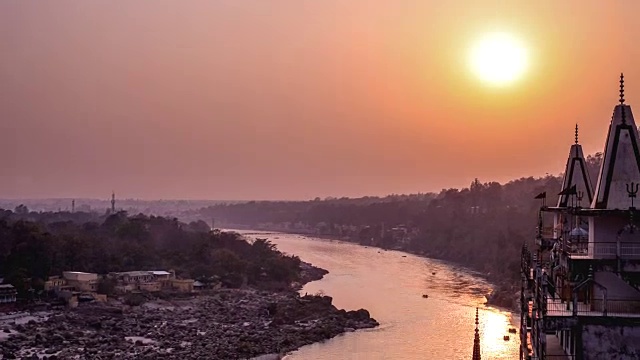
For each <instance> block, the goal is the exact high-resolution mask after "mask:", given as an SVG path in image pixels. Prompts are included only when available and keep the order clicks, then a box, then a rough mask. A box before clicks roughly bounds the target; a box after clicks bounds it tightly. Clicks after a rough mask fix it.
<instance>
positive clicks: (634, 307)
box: [543, 297, 640, 318]
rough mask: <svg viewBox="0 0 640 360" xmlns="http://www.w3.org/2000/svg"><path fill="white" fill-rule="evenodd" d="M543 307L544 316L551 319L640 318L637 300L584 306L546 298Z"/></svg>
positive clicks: (600, 302)
mask: <svg viewBox="0 0 640 360" xmlns="http://www.w3.org/2000/svg"><path fill="white" fill-rule="evenodd" d="M545 305H546V306H545V308H546V309H545V310H546V316H551V317H570V316H597V317H625V318H638V317H640V300H638V299H606V300H605V299H594V300H591V301H590V302H589V303H588V304H585V303H584V302H582V301H576V302H572V301H562V300H561V299H558V298H555V299H554V298H550V297H547V299H546V304H545ZM543 312H544V311H543Z"/></svg>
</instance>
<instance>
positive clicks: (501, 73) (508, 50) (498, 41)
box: [469, 32, 528, 86]
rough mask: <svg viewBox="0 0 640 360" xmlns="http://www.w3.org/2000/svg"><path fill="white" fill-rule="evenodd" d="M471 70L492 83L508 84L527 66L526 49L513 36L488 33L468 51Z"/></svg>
mask: <svg viewBox="0 0 640 360" xmlns="http://www.w3.org/2000/svg"><path fill="white" fill-rule="evenodd" d="M469 60H470V65H471V69H472V70H473V72H474V73H475V74H476V75H477V76H479V77H480V79H482V80H483V81H485V82H487V83H489V84H492V85H498V86H503V85H508V84H511V83H513V82H514V81H516V80H518V79H519V78H520V77H521V76H522V75H523V74H524V72H525V71H526V70H527V66H528V53H527V49H526V48H525V46H524V45H523V43H522V42H521V41H519V39H518V38H516V37H515V36H513V35H511V34H508V33H503V32H496V33H489V34H486V35H485V36H483V37H482V38H480V39H479V40H478V42H477V43H476V44H475V45H474V46H473V47H472V49H471V53H470V57H469Z"/></svg>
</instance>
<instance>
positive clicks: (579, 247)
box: [565, 242, 640, 259]
mask: <svg viewBox="0 0 640 360" xmlns="http://www.w3.org/2000/svg"><path fill="white" fill-rule="evenodd" d="M565 251H566V252H567V254H569V256H570V257H571V258H573V259H616V258H620V259H640V243H638V242H592V243H589V242H581V243H571V244H567V245H565Z"/></svg>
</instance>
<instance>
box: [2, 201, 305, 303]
mask: <svg viewBox="0 0 640 360" xmlns="http://www.w3.org/2000/svg"><path fill="white" fill-rule="evenodd" d="M23 210H24V209H21V211H20V212H14V211H9V210H2V211H0V277H3V276H4V278H5V282H8V283H11V284H13V285H14V286H16V288H17V289H18V291H19V292H20V294H24V293H25V292H26V291H28V290H29V289H36V290H39V289H42V288H43V285H44V281H46V280H47V279H48V278H49V277H50V276H52V275H60V274H61V273H62V272H63V271H83V272H93V273H98V274H107V273H110V272H121V271H132V270H160V269H163V270H169V269H172V270H175V271H176V274H177V275H178V276H181V277H184V278H193V279H196V280H200V281H202V282H212V281H216V282H218V281H219V282H222V284H223V285H225V286H227V287H239V286H242V285H245V284H246V285H250V286H256V287H259V288H269V289H285V288H288V286H289V284H290V283H291V282H293V281H296V280H297V279H298V276H299V268H300V259H299V258H297V257H295V256H286V255H284V254H282V253H280V252H279V251H278V250H277V249H276V248H275V246H273V244H271V243H270V242H269V241H267V240H255V241H253V242H248V241H247V240H245V239H244V238H242V237H241V236H240V235H238V234H236V233H229V232H220V231H211V230H210V227H209V226H208V225H207V224H206V223H204V222H202V221H199V222H191V223H183V222H180V221H178V220H177V219H176V218H165V217H159V216H147V215H143V214H139V215H135V216H129V215H128V214H127V213H126V212H118V213H115V214H111V215H108V216H104V215H97V214H91V213H68V212H46V213H34V212H28V211H23Z"/></svg>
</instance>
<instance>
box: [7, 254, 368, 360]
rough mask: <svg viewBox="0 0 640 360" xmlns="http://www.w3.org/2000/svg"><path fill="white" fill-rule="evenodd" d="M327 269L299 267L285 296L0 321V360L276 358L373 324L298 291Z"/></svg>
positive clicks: (213, 298) (246, 292) (247, 295)
mask: <svg viewBox="0 0 640 360" xmlns="http://www.w3.org/2000/svg"><path fill="white" fill-rule="evenodd" d="M327 273H328V271H327V270H325V269H321V268H318V267H315V266H312V265H311V264H308V263H304V262H303V263H302V264H301V268H300V282H299V283H297V284H293V287H292V289H291V290H289V291H283V292H268V291H259V290H256V289H221V290H215V291H213V292H210V293H207V294H201V295H197V296H193V297H191V298H186V299H172V300H152V301H149V302H146V303H144V304H142V305H141V306H128V305H124V304H123V303H121V302H119V301H115V300H110V301H109V303H97V302H92V303H83V304H80V305H79V306H78V307H77V308H75V309H65V310H52V311H48V312H46V313H37V314H35V313H34V314H29V313H24V314H23V315H24V316H9V317H6V319H4V320H3V319H0V320H1V321H0V335H1V336H0V359H15V358H31V357H33V356H38V357H40V358H42V359H50V360H51V359H67V358H74V357H76V358H78V357H80V358H82V357H84V358H92V359H93V358H100V359H180V360H186V359H202V358H207V359H251V358H254V357H258V356H261V355H265V354H272V355H273V358H279V357H280V356H281V355H284V354H286V353H288V352H290V351H293V350H296V349H298V348H300V347H302V346H304V345H308V344H312V343H315V342H319V341H324V340H326V339H329V338H332V337H334V336H337V335H340V334H342V333H344V332H349V331H355V330H357V329H363V328H372V327H376V326H378V325H379V324H378V322H377V321H376V320H375V319H373V318H371V316H370V315H369V312H368V311H367V310H364V309H360V310H357V311H345V310H339V309H337V308H336V307H335V306H334V305H333V304H332V298H331V297H329V296H320V295H305V296H300V295H299V294H298V292H297V291H298V290H299V289H301V287H302V285H304V284H305V283H308V282H310V281H316V280H319V279H321V278H322V277H323V276H324V275H325V274H327Z"/></svg>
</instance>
